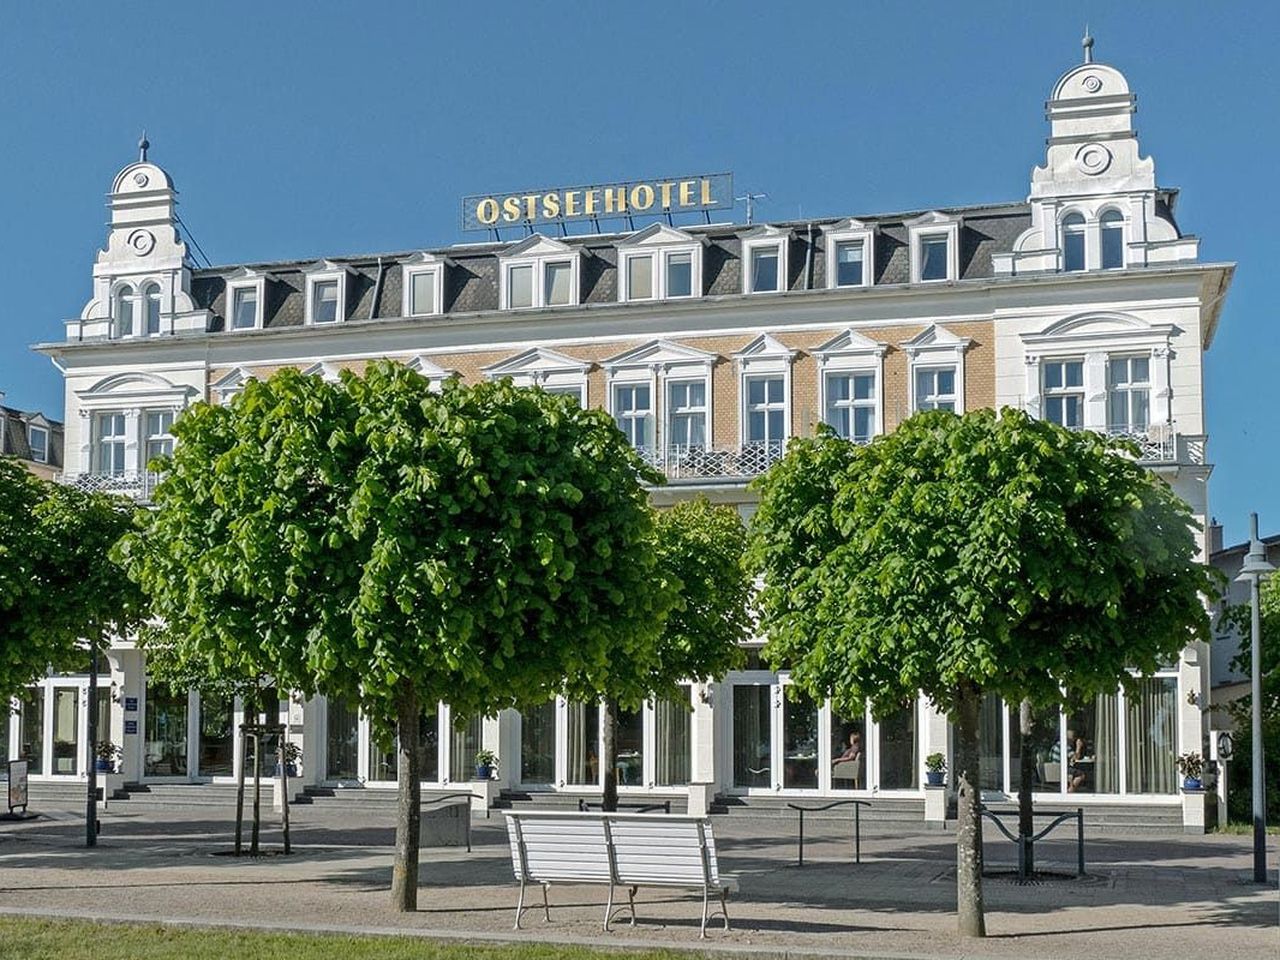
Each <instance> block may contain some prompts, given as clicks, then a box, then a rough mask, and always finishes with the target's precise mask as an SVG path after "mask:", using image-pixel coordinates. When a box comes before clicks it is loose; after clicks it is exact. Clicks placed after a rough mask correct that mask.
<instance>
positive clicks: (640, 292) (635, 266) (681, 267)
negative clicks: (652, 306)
mask: <svg viewBox="0 0 1280 960" xmlns="http://www.w3.org/2000/svg"><path fill="white" fill-rule="evenodd" d="M701 294H702V241H701V240H699V239H698V238H697V237H695V236H693V235H692V234H689V233H686V232H684V231H683V230H677V229H676V228H675V227H669V226H667V225H666V224H663V223H655V224H650V225H649V226H647V227H645V228H644V229H643V230H640V231H638V232H636V233H634V234H632V235H631V236H629V237H627V238H626V239H624V240H621V241H619V243H618V300H619V301H632V300H678V299H681V298H684V297H693V296H700V295H701Z"/></svg>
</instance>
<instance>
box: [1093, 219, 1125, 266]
mask: <svg viewBox="0 0 1280 960" xmlns="http://www.w3.org/2000/svg"><path fill="white" fill-rule="evenodd" d="M1098 234H1099V238H1100V241H1101V242H1100V243H1099V246H1100V247H1101V249H1102V269H1103V270H1119V269H1122V268H1123V267H1124V215H1123V214H1122V213H1120V211H1119V210H1108V211H1107V212H1106V213H1104V214H1103V215H1102V217H1101V218H1100V219H1099V220H1098Z"/></svg>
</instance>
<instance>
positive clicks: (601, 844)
mask: <svg viewBox="0 0 1280 960" xmlns="http://www.w3.org/2000/svg"><path fill="white" fill-rule="evenodd" d="M503 812H504V813H505V815H506V818H507V836H508V838H509V839H510V841H511V865H512V867H513V869H514V870H515V875H516V879H517V880H519V881H520V899H519V901H518V902H517V903H516V926H515V928H516V929H517V930H519V929H520V918H521V916H522V915H523V913H524V911H525V910H526V909H528V908H526V907H525V905H524V893H525V887H526V885H527V884H530V883H538V884H541V885H542V910H543V916H544V919H546V920H550V919H551V908H550V905H549V904H548V902H547V888H548V887H550V886H551V884H552V883H599V884H605V885H607V886H608V887H609V897H608V900H607V902H606V903H605V908H604V929H605V930H608V929H609V921H610V920H611V919H612V918H613V913H614V908H613V893H614V888H615V887H626V888H627V903H628V906H629V909H630V911H631V925H632V926H635V923H636V899H635V898H636V890H637V889H638V888H639V887H685V888H693V889H698V890H701V891H702V927H701V935H702V936H703V937H705V936H706V935H707V921H708V920H710V919H711V918H712V917H715V916H720V917H723V918H724V928H725V929H726V930H728V929H729V913H728V907H727V904H726V902H725V901H726V898H727V897H728V895H729V893H730V892H731V891H736V890H737V889H738V883H737V880H736V879H735V878H733V877H731V876H727V875H724V876H722V875H721V874H720V868H719V864H718V862H717V860H716V841H715V836H714V835H713V833H712V831H711V823H710V821H708V820H707V819H706V818H704V817H689V816H670V815H663V814H649V813H577V812H568V811H564V812H562V811H540V812H538V811H524V810H520V811H513V810H506V811H503ZM713 896H715V897H719V899H720V909H719V910H718V911H715V912H714V913H712V912H710V909H711V898H712V897H713Z"/></svg>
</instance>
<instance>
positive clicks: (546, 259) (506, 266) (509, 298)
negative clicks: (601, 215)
mask: <svg viewBox="0 0 1280 960" xmlns="http://www.w3.org/2000/svg"><path fill="white" fill-rule="evenodd" d="M499 263H500V264H501V271H502V272H501V278H502V279H501V291H500V293H501V295H500V298H499V299H500V302H501V307H502V309H504V310H518V309H521V308H524V307H567V306H572V305H574V304H576V303H577V302H578V251H577V250H575V249H574V248H572V247H570V246H569V245H568V244H565V243H561V242H559V241H558V240H553V239H551V238H550V237H543V236H538V235H536V234H535V235H534V236H532V237H528V238H527V239H525V240H522V241H521V242H520V243H518V244H516V245H515V246H513V247H512V248H511V249H509V250H508V251H507V253H506V255H504V256H503V257H501V258H500V260H499Z"/></svg>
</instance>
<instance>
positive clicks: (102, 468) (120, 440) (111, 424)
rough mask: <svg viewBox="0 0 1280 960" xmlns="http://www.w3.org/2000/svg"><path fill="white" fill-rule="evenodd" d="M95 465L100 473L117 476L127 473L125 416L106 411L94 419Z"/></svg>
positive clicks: (95, 468)
mask: <svg viewBox="0 0 1280 960" xmlns="http://www.w3.org/2000/svg"><path fill="white" fill-rule="evenodd" d="M93 434H94V464H93V468H94V470H95V471H96V472H98V473H105V474H110V475H112V476H116V475H119V474H122V473H124V472H125V443H126V440H127V438H126V426H125V415H124V414H123V413H122V412H120V411H118V410H106V411H102V412H100V413H98V414H96V415H95V416H94V418H93Z"/></svg>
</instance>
